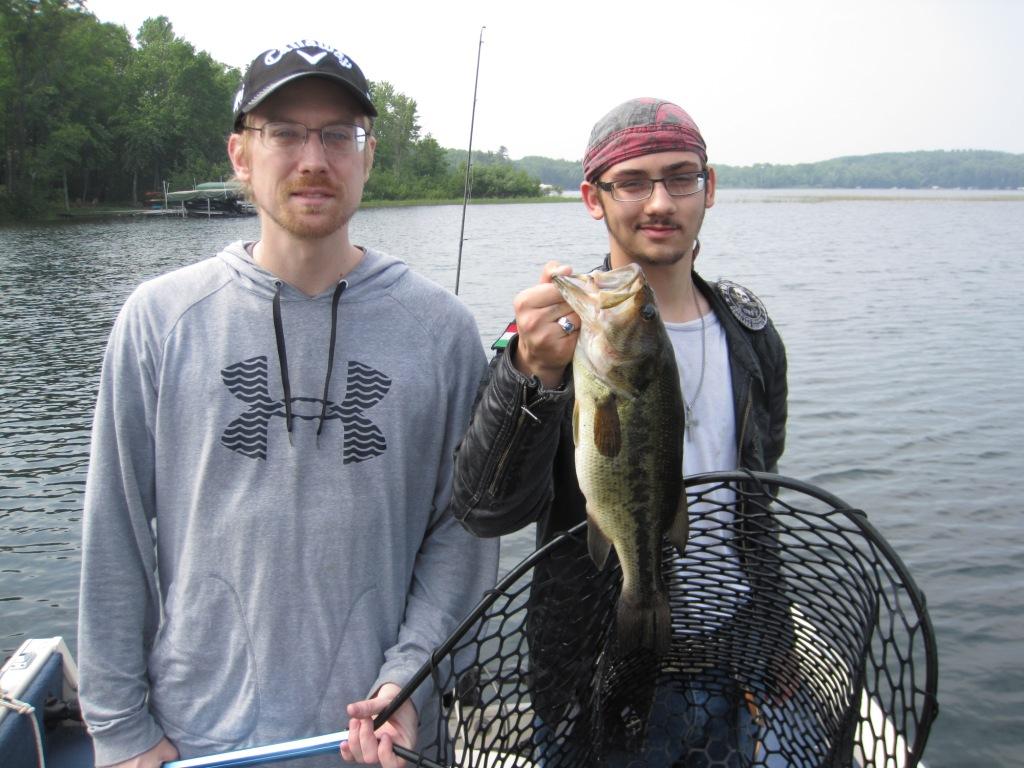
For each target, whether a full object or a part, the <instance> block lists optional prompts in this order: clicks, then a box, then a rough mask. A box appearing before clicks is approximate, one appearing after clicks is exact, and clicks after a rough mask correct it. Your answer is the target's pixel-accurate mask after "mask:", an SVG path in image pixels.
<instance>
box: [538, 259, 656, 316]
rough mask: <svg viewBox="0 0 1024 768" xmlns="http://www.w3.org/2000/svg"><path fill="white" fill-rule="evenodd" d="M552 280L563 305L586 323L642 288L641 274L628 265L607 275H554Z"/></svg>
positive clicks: (592, 273) (638, 268) (589, 273)
mask: <svg viewBox="0 0 1024 768" xmlns="http://www.w3.org/2000/svg"><path fill="white" fill-rule="evenodd" d="M553 280H554V283H555V285H556V286H557V288H558V290H559V292H560V293H561V294H562V298H563V299H565V301H566V303H568V304H569V306H570V307H572V308H573V310H575V311H576V314H578V315H579V316H580V317H581V318H582V319H584V320H586V319H588V318H591V319H592V318H593V317H595V315H596V314H597V313H598V312H600V311H601V310H608V309H614V308H615V307H617V306H619V305H620V304H622V303H623V302H624V301H627V300H629V299H631V298H632V297H633V296H635V295H636V293H637V291H639V290H641V289H642V287H643V284H644V273H643V270H642V269H640V266H639V265H638V264H633V263H630V264H626V265H625V266H623V267H618V268H616V269H611V270H608V271H607V272H585V273H583V274H578V275H555V277H554V278H553Z"/></svg>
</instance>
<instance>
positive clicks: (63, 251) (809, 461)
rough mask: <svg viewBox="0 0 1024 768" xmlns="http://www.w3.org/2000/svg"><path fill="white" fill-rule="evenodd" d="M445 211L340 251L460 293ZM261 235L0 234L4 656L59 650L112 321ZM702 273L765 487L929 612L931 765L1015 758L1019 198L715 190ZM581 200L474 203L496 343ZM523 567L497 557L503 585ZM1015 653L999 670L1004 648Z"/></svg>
mask: <svg viewBox="0 0 1024 768" xmlns="http://www.w3.org/2000/svg"><path fill="white" fill-rule="evenodd" d="M460 216H461V207H460V206H437V207H418V208H399V209H373V210H366V211H361V212H360V213H359V214H358V215H357V217H356V219H355V221H354V223H353V230H354V240H355V242H357V243H362V244H371V245H374V246H377V247H380V248H382V249H384V250H386V251H388V252H390V253H392V254H395V255H399V256H401V257H403V258H404V259H406V260H407V261H408V262H409V263H410V264H411V265H412V266H413V267H414V268H416V269H418V270H420V271H421V272H423V273H425V274H427V275H428V276H430V277H432V278H433V279H434V280H436V281H437V282H439V283H441V284H442V285H444V286H446V287H448V288H453V287H454V284H455V273H456V253H457V247H458V237H459V223H460ZM257 232H258V223H257V221H256V220H255V219H235V220H229V221H212V222H210V221H202V220H180V219H159V218H157V219H120V220H111V221H104V222H102V223H74V224H66V225H55V226H32V227H16V228H7V229H0V290H2V294H0V295H2V296H3V301H2V305H0V316H2V326H0V328H2V337H0V338H2V342H3V343H2V344H0V397H2V400H0V402H2V404H3V409H2V411H0V657H5V656H6V655H8V654H9V653H10V652H11V651H12V650H13V649H14V648H16V647H17V645H18V644H19V643H20V642H21V641H22V640H23V639H25V638H26V637H30V636H47V635H52V634H63V635H65V636H66V637H67V638H68V639H69V642H70V643H71V644H72V647H74V645H73V644H74V640H75V616H76V611H77V586H78V583H77V582H78V567H79V532H80V522H81V506H82V494H83V483H84V476H85V468H86V462H87V451H88V440H89V424H90V418H91V410H92V406H93V399H94V396H95V390H96V385H97V381H98V375H99V363H100V358H101V355H102V350H103V347H104V344H105V342H106V337H107V333H108V332H109V328H110V324H111V322H112V321H113V318H114V316H115V314H116V312H117V310H118V308H119V306H120V305H121V303H122V301H123V300H124V298H125V297H126V296H127V294H128V293H129V291H130V290H131V289H132V288H133V287H134V286H135V285H136V284H137V283H138V282H139V281H141V280H143V279H145V278H147V277H150V276H153V275H156V274H158V273H160V272H163V271H166V270H168V269H171V268H174V267H176V266H179V265H183V264H188V263H191V262H194V261H196V260H198V259H201V258H203V257H205V256H207V255H209V254H211V253H212V252H213V251H214V250H215V249H216V248H217V247H218V246H219V245H221V244H224V243H227V242H228V241H231V240H234V239H238V238H250V239H252V238H255V237H256V235H257ZM702 242H703V248H702V251H701V256H700V259H699V260H698V267H699V269H700V271H701V272H702V274H703V275H704V276H705V277H707V278H711V279H715V278H719V277H728V278H729V279H732V280H735V281H737V282H739V283H741V284H744V285H746V286H748V287H749V288H751V289H752V290H753V291H755V292H756V293H757V294H758V295H759V296H760V297H761V299H762V300H763V301H764V302H765V304H766V305H767V307H768V309H769V311H770V313H771V314H772V316H773V318H774V320H775V323H776V325H777V326H778V327H779V329H780V330H781V332H782V334H783V336H784V338H785V340H786V345H787V349H788V353H789V361H790V379H789V384H790V422H789V424H790V426H789V437H788V448H787V451H786V454H785V456H784V457H783V462H782V466H781V471H782V472H783V473H784V474H786V475H789V476H791V477H795V478H798V479H801V480H805V481H808V482H811V483H815V484H818V485H820V486H822V487H824V488H825V489H826V490H828V491H831V492H832V493H834V494H836V495H838V496H840V497H842V498H844V499H845V500H846V501H848V502H849V503H850V504H852V505H854V506H858V507H861V508H863V509H865V510H866V511H867V512H868V514H869V517H870V519H871V520H872V522H873V523H874V525H875V526H876V527H877V528H878V529H879V530H880V531H881V532H882V534H883V535H884V536H885V537H886V538H887V539H888V540H889V542H890V543H891V544H892V545H893V547H894V548H895V549H896V551H897V552H898V553H899V555H900V556H901V557H902V559H903V560H904V561H905V563H906V564H907V566H908V567H909V569H910V571H911V573H913V575H914V577H915V579H916V581H917V583H918V585H919V586H920V587H921V588H922V589H923V590H924V592H925V594H926V595H927V598H928V604H929V608H930V613H931V618H932V621H933V623H934V625H935V628H936V633H937V637H938V645H939V651H940V683H939V700H940V705H941V713H940V715H939V720H938V721H937V723H936V725H935V727H934V728H933V730H932V734H931V739H930V741H929V745H928V750H927V752H926V755H925V757H926V761H927V763H928V765H929V768H944V767H946V768H959V767H960V766H973V765H985V766H1010V765H1020V764H1021V759H1022V758H1021V751H1022V749H1024V714H1022V713H1024V664H1022V662H1021V659H1022V658H1024V648H1022V645H1024V519H1022V514H1021V511H1022V507H1024V504H1022V502H1021V499H1022V498H1024V464H1022V460H1021V455H1022V451H1021V446H1022V444H1024V386H1022V384H1021V379H1022V377H1024V305H1022V301H1021V297H1022V296H1024V199H1021V196H1020V195H1003V194H998V193H996V194H992V193H981V192H941V191H937V192H933V193H901V192H892V193H889V192H886V193H874V192H856V193H850V192H847V191H843V192H814V193H808V192H805V191H772V192H763V191H743V190H723V191H720V193H719V200H718V204H717V205H716V206H715V207H714V208H713V209H712V210H711V211H710V212H709V213H708V217H707V219H706V223H705V226H704V232H703V236H702ZM605 249H606V237H605V233H604V227H603V225H602V224H600V223H596V222H594V221H592V220H591V219H590V218H589V216H587V214H586V213H585V211H584V209H583V206H582V205H581V204H578V203H577V204H572V203H566V204H546V205H498V206H473V207H471V208H470V209H469V211H468V214H467V218H466V239H465V244H464V248H463V257H462V258H463V263H462V271H461V280H460V283H461V287H460V295H461V296H462V297H463V299H464V300H465V301H466V303H467V304H468V305H469V307H470V308H471V309H472V311H473V313H474V314H475V316H476V318H477V322H478V324H479V326H480V330H481V340H482V342H483V343H485V344H486V345H487V346H489V344H490V342H491V340H493V339H494V338H495V337H496V336H498V335H499V334H500V332H501V330H502V329H503V328H504V326H505V323H506V322H507V321H508V320H509V319H511V301H512V297H513V296H514V295H515V293H516V292H517V291H518V290H520V289H521V288H523V287H526V286H527V285H529V284H532V283H533V282H534V281H535V279H536V277H537V275H538V273H539V271H540V269H541V267H542V265H543V264H544V262H546V261H547V260H549V259H559V260H561V261H565V262H568V263H571V264H573V265H574V266H575V267H577V268H578V269H584V268H589V267H591V266H593V265H595V264H597V263H598V262H599V260H600V258H601V256H602V254H603V253H604V251H605ZM531 549H532V535H531V533H530V532H529V531H524V532H520V533H519V534H516V535H515V536H512V537H509V538H508V539H507V540H506V541H505V542H504V543H503V567H504V568H507V567H509V566H510V565H511V564H513V563H514V562H516V561H517V560H518V559H519V558H521V557H522V556H523V555H525V554H526V553H528V552H529V551H530V550H531ZM1014 649H1016V650H1014Z"/></svg>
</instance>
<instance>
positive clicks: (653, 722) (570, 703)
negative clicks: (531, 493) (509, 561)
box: [396, 472, 937, 768]
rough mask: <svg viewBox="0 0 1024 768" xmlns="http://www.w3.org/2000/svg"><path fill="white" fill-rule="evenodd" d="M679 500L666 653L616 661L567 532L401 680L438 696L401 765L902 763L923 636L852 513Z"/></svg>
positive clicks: (607, 582) (799, 494) (666, 561)
mask: <svg viewBox="0 0 1024 768" xmlns="http://www.w3.org/2000/svg"><path fill="white" fill-rule="evenodd" d="M687 495H688V500H689V511H690V518H691V524H690V541H689V545H688V547H687V550H686V552H685V553H684V556H680V555H679V554H678V553H677V552H676V551H675V550H674V549H673V548H672V547H671V546H670V545H668V544H667V542H666V545H665V548H664V550H663V552H662V563H663V572H664V578H665V583H666V588H667V591H668V596H669V603H670V606H671V614H672V643H671V647H670V650H669V651H668V652H667V653H663V654H660V655H657V654H655V653H654V652H653V651H647V650H644V649H640V650H635V651H630V652H622V651H620V650H619V647H618V643H617V641H616V635H615V615H616V614H615V609H616V602H617V598H618V593H619V589H620V587H621V575H620V571H619V567H618V564H617V562H616V561H615V559H614V557H613V558H612V562H611V563H609V564H608V565H607V566H606V567H605V569H603V570H598V569H597V568H596V567H595V566H594V564H593V563H592V561H591V559H590V558H589V556H588V554H587V543H586V535H587V531H586V524H585V523H584V524H581V525H580V526H577V527H576V528H574V529H572V530H571V531H568V532H566V533H564V534H562V535H560V536H558V537H557V538H555V539H554V540H552V541H550V542H549V543H548V544H547V545H545V546H544V547H542V548H541V549H539V550H537V551H536V552H534V553H533V554H532V555H530V556H529V557H528V558H526V559H525V560H524V561H523V562H522V563H521V564H520V565H519V566H517V567H516V568H515V569H513V570H512V571H511V572H510V573H509V574H508V575H507V576H505V577H504V578H503V579H502V580H501V582H500V583H499V584H498V585H497V587H496V588H495V589H494V590H493V591H491V592H490V593H488V594H487V595H486V596H485V599H484V600H482V601H481V603H480V604H479V606H478V607H477V609H476V611H474V613H473V615H471V616H470V617H469V618H468V619H467V620H466V621H465V622H464V623H463V624H462V626H461V627H460V628H459V630H458V631H457V632H456V633H455V634H454V635H453V636H452V638H450V640H449V641H448V642H447V643H446V644H445V645H444V646H442V647H441V648H439V649H437V651H436V652H435V653H434V657H433V660H432V662H431V663H430V664H428V665H426V666H425V667H424V669H423V670H421V672H420V676H419V677H418V678H417V680H415V681H413V683H411V684H410V686H407V690H408V689H411V688H412V687H414V686H415V685H418V684H419V683H420V682H422V681H424V680H425V679H426V678H427V677H430V678H432V682H433V684H434V685H435V686H436V690H437V691H438V692H439V693H438V699H439V701H438V706H439V707H440V711H441V717H440V719H439V727H438V734H437V739H436V742H435V743H433V744H429V745H420V747H419V753H420V757H419V760H418V764H420V765H444V766H466V767H467V768H471V767H472V768H475V767H477V766H545V767H546V768H555V767H558V768H569V767H572V766H693V767H695V768H717V767H719V766H721V767H722V768H733V767H734V766H766V768H781V767H782V766H790V767H792V768H819V767H825V766H828V767H829V768H832V767H833V766H864V767H865V768H867V766H877V767H879V768H882V767H885V768H890V767H891V768H912V766H915V765H917V764H918V761H919V760H920V757H921V754H922V752H923V750H924V746H925V742H926V741H927V737H928V732H929V729H930V726H931V723H932V721H933V719H934V718H935V716H936V714H937V704H936V698H935V692H936V685H937V659H936V649H935V639H934V634H933V631H932V628H931V625H930V622H929V619H928V615H927V612H926V609H925V604H924V597H923V595H922V594H921V593H920V592H919V590H918V589H917V587H916V586H915V584H914V582H913V580H912V578H911V577H910V575H909V573H908V572H907V570H906V568H905V567H904V565H903V564H902V562H901V561H900V559H899V558H898V557H897V556H896V554H895V553H894V552H893V550H892V549H891V548H890V547H889V545H888V544H887V543H886V542H885V541H884V540H883V539H882V537H881V536H880V535H879V534H878V532H877V531H876V530H875V529H874V528H873V527H872V526H871V525H870V524H869V523H868V522H867V519H866V516H865V515H864V513H863V512H861V511H860V510H855V509H851V508H850V507H848V506H847V505H846V504H844V503H843V502H842V501H841V500H839V499H838V498H836V497H834V496H832V495H830V494H828V493H826V492H824V491H822V490H820V489H817V488H815V487H813V486H811V485H808V484H806V483H802V482H798V481H794V480H790V479H787V478H783V477H779V476H776V475H768V474H762V473H749V472H722V473H712V474H707V475H702V476H699V477H693V478H690V479H689V480H688V481H687ZM396 704H397V702H396ZM411 762H417V761H411Z"/></svg>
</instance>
